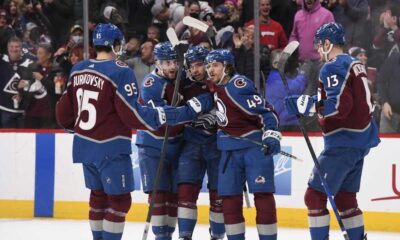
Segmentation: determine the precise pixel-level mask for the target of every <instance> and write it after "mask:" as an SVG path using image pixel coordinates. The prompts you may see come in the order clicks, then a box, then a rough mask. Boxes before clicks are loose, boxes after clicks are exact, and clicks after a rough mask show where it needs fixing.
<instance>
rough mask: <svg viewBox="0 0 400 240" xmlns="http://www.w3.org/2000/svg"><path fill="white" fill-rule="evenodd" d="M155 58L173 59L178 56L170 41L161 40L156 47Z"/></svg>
mask: <svg viewBox="0 0 400 240" xmlns="http://www.w3.org/2000/svg"><path fill="white" fill-rule="evenodd" d="M154 58H155V59H156V60H172V59H176V58H177V54H176V52H175V50H174V48H173V47H172V44H171V43H170V42H169V41H167V42H161V43H159V44H157V45H156V46H155V47H154Z"/></svg>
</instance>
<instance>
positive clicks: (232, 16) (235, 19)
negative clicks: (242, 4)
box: [224, 0, 241, 29]
mask: <svg viewBox="0 0 400 240" xmlns="http://www.w3.org/2000/svg"><path fill="white" fill-rule="evenodd" d="M237 4H238V3H237V0H225V2H224V5H225V7H226V8H228V10H229V17H228V23H229V25H231V26H232V27H233V28H235V29H238V28H239V26H240V25H241V22H240V12H239V10H238V9H237V7H238V6H237Z"/></svg>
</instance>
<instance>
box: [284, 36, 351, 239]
mask: <svg viewBox="0 0 400 240" xmlns="http://www.w3.org/2000/svg"><path fill="white" fill-rule="evenodd" d="M298 46H299V43H298V42H297V41H292V42H290V43H289V44H288V45H287V46H286V47H285V49H283V52H282V55H281V57H280V59H279V61H278V71H279V75H280V76H281V79H282V82H283V85H284V86H285V89H286V93H287V94H288V95H289V94H290V92H289V85H288V82H287V79H286V76H285V65H286V63H287V60H288V59H289V57H290V56H291V55H292V54H293V52H294V51H295V50H296V49H297V47H298ZM297 119H298V120H299V128H300V130H301V132H302V133H303V136H304V139H305V140H306V143H307V147H308V150H309V151H310V154H311V157H312V159H313V161H314V165H315V168H316V169H317V174H318V176H319V179H320V180H321V183H322V186H323V187H324V190H325V194H326V195H327V196H328V200H329V203H330V204H331V206H332V209H333V212H334V213H335V216H336V220H337V221H338V223H339V226H340V230H341V231H342V234H343V237H344V239H345V240H349V239H350V238H349V235H348V234H347V230H346V228H345V226H344V224H343V221H342V218H341V217H340V215H339V211H338V209H337V207H336V204H335V201H334V200H333V196H332V193H331V191H330V189H329V187H328V184H327V182H326V180H325V175H324V174H323V173H322V170H321V166H320V165H319V162H318V159H317V156H316V154H315V151H314V148H313V146H312V144H311V141H310V138H309V137H308V133H307V130H306V129H305V123H304V117H303V116H301V115H298V116H297Z"/></svg>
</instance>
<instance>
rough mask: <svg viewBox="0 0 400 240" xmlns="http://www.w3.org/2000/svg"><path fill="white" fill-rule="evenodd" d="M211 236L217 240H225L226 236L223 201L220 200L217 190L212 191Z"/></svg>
mask: <svg viewBox="0 0 400 240" xmlns="http://www.w3.org/2000/svg"><path fill="white" fill-rule="evenodd" d="M210 234H211V237H213V238H215V239H223V238H224V236H225V225H224V214H223V213H222V199H221V198H218V193H217V191H216V190H210Z"/></svg>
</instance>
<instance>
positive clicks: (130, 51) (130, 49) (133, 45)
mask: <svg viewBox="0 0 400 240" xmlns="http://www.w3.org/2000/svg"><path fill="white" fill-rule="evenodd" d="M140 45H141V42H140V39H139V38H138V37H131V38H129V41H127V42H126V44H125V53H123V54H122V56H121V57H120V58H119V59H120V60H122V61H125V60H126V59H129V58H134V57H138V56H140Z"/></svg>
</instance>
